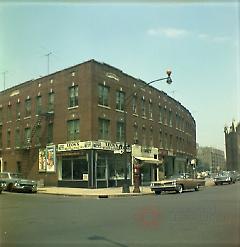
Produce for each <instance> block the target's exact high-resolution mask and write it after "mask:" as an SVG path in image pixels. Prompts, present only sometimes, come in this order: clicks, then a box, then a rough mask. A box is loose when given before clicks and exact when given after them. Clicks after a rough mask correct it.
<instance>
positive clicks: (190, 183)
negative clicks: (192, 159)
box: [150, 173, 205, 195]
mask: <svg viewBox="0 0 240 247" xmlns="http://www.w3.org/2000/svg"><path fill="white" fill-rule="evenodd" d="M200 186H205V180H203V179H196V178H193V177H191V176H190V175H189V174H188V173H183V174H178V175H174V176H171V177H170V178H169V179H165V180H160V181H154V182H152V183H151V185H150V188H151V191H154V192H155V194H157V195H158V194H161V192H162V191H175V192H176V193H182V192H183V190H189V189H194V190H195V191H198V190H199V188H200Z"/></svg>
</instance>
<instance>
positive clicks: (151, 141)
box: [149, 129, 153, 147]
mask: <svg viewBox="0 0 240 247" xmlns="http://www.w3.org/2000/svg"><path fill="white" fill-rule="evenodd" d="M149 146H150V147H153V129H150V136H149Z"/></svg>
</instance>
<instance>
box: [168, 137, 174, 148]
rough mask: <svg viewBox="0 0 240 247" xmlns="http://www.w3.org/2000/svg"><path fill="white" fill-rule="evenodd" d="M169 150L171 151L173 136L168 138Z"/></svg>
mask: <svg viewBox="0 0 240 247" xmlns="http://www.w3.org/2000/svg"><path fill="white" fill-rule="evenodd" d="M169 149H173V136H172V135H170V136H169Z"/></svg>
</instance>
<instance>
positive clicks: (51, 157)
mask: <svg viewBox="0 0 240 247" xmlns="http://www.w3.org/2000/svg"><path fill="white" fill-rule="evenodd" d="M38 157H39V159H38V161H39V162H38V170H39V172H55V171H56V148H55V145H52V146H47V147H46V148H42V149H39V155H38Z"/></svg>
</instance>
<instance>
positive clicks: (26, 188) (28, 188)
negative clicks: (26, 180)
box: [13, 185, 37, 192]
mask: <svg viewBox="0 0 240 247" xmlns="http://www.w3.org/2000/svg"><path fill="white" fill-rule="evenodd" d="M13 190H14V191H23V192H37V186H35V185H34V186H32V185H17V186H14V188H13Z"/></svg>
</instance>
